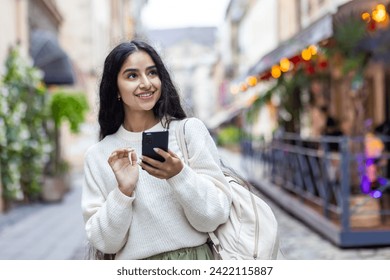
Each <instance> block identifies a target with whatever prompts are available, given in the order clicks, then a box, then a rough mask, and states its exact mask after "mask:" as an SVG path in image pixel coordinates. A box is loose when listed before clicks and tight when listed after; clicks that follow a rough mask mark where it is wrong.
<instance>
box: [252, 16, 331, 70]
mask: <svg viewBox="0 0 390 280" xmlns="http://www.w3.org/2000/svg"><path fill="white" fill-rule="evenodd" d="M332 22H333V20H332V15H331V14H327V15H326V16H324V17H322V18H321V19H319V20H317V21H316V22H314V23H312V24H311V25H310V26H309V27H307V28H305V29H303V30H302V31H301V32H299V33H298V34H297V35H295V36H294V37H292V38H291V39H289V40H287V41H285V42H283V43H282V44H281V45H279V47H277V48H276V49H274V50H273V51H271V52H269V53H268V54H266V55H265V56H263V57H262V58H261V59H260V60H259V61H258V62H257V63H256V64H255V65H254V66H253V67H252V68H251V69H249V71H248V73H247V76H251V75H258V74H261V73H263V72H264V71H267V70H269V69H270V68H271V67H272V66H273V65H275V64H279V61H280V59H282V58H283V57H286V58H290V57H292V56H295V55H297V54H299V53H300V52H301V51H302V50H303V49H304V48H306V47H307V46H309V45H312V44H317V43H318V42H320V41H322V40H325V39H328V38H330V37H331V36H332V35H333V26H332Z"/></svg>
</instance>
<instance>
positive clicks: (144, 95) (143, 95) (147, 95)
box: [137, 93, 153, 97]
mask: <svg viewBox="0 0 390 280" xmlns="http://www.w3.org/2000/svg"><path fill="white" fill-rule="evenodd" d="M152 95H153V93H142V94H138V95H137V96H138V97H149V96H152Z"/></svg>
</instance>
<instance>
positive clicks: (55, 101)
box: [50, 91, 89, 133]
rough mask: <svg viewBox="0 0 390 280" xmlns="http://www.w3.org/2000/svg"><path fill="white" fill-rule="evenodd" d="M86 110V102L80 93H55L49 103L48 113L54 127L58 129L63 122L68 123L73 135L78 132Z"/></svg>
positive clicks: (83, 95)
mask: <svg viewBox="0 0 390 280" xmlns="http://www.w3.org/2000/svg"><path fill="white" fill-rule="evenodd" d="M88 109H89V107H88V101H87V99H86V96H85V94H84V93H82V92H66V91H57V92H55V93H54V94H53V96H52V98H51V101H50V112H51V115H52V117H53V120H54V123H55V126H56V127H60V126H61V124H62V122H63V121H68V122H69V124H70V130H71V131H72V132H73V133H77V132H79V129H80V124H82V123H83V122H84V121H85V114H86V113H87V111H88Z"/></svg>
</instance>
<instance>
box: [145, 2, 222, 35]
mask: <svg viewBox="0 0 390 280" xmlns="http://www.w3.org/2000/svg"><path fill="white" fill-rule="evenodd" d="M228 3H229V0H149V1H148V4H147V6H146V7H145V8H144V11H143V13H142V21H143V24H144V25H145V27H146V28H149V29H165V28H180V27H192V26H218V25H219V24H220V23H221V22H222V20H223V18H224V15H225V11H226V7H227V5H228Z"/></svg>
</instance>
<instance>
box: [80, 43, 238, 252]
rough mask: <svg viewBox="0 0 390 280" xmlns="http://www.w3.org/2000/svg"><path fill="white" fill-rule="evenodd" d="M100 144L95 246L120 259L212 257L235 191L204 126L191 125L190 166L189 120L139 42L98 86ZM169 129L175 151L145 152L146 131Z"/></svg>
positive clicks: (89, 223)
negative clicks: (182, 135)
mask: <svg viewBox="0 0 390 280" xmlns="http://www.w3.org/2000/svg"><path fill="white" fill-rule="evenodd" d="M99 95H100V100H99V103H100V108H99V125H100V141H99V142H98V143H96V144H95V145H93V146H92V147H90V148H89V150H88V151H87V152H86V154H85V165H84V171H85V184H84V187H83V194H82V210H83V217H84V221H85V229H86V232H87V237H88V240H89V242H90V244H91V245H92V246H93V247H94V248H96V249H97V250H99V251H101V252H103V253H105V254H114V255H115V259H212V258H213V257H212V253H211V250H210V249H209V247H208V245H207V244H206V242H207V238H208V235H207V232H210V231H213V230H215V229H216V228H217V227H218V225H220V224H222V223H224V222H226V221H227V219H228V216H229V211H230V205H231V197H230V192H229V185H228V183H227V181H226V179H225V177H224V175H223V173H222V171H221V168H220V163H219V157H218V150H217V148H216V146H215V144H214V141H213V139H212V138H211V136H210V134H209V132H208V130H207V129H206V127H205V126H204V124H203V123H202V122H201V121H200V120H198V119H195V118H191V119H190V120H189V121H188V122H187V124H186V135H187V137H186V138H187V139H188V141H187V142H188V143H187V145H188V150H189V151H190V153H189V154H190V155H192V157H191V158H190V159H189V160H190V162H191V168H190V167H189V166H188V165H186V164H184V161H183V160H182V153H181V151H180V150H179V146H178V144H177V142H176V137H175V127H176V124H177V123H178V121H176V120H181V119H184V118H186V114H185V112H184V110H183V109H182V107H181V104H180V98H179V95H178V92H177V90H176V88H175V86H174V84H173V82H172V80H171V77H170V74H169V73H168V71H167V69H166V67H165V65H164V64H163V62H162V60H161V58H160V56H159V55H158V53H157V52H156V51H155V50H154V49H153V48H152V47H151V46H150V45H149V44H148V43H146V42H143V41H138V40H134V41H131V42H124V43H121V44H119V45H118V46H116V47H115V48H114V49H113V50H112V51H111V52H110V54H109V55H108V56H107V58H106V60H105V63H104V69H103V75H102V79H101V83H100V91H99ZM163 130H169V148H168V151H167V152H165V151H164V150H162V149H157V150H156V152H157V153H158V154H159V155H160V156H162V157H163V158H164V161H163V162H160V161H157V160H153V159H152V158H150V157H147V156H139V155H141V152H142V132H143V131H163Z"/></svg>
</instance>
